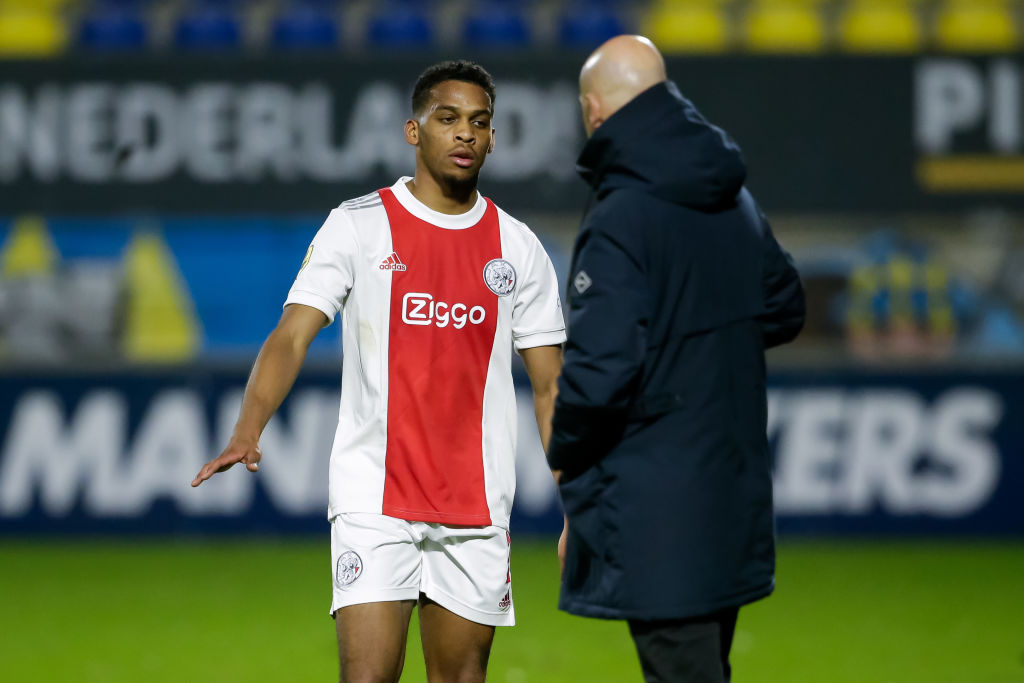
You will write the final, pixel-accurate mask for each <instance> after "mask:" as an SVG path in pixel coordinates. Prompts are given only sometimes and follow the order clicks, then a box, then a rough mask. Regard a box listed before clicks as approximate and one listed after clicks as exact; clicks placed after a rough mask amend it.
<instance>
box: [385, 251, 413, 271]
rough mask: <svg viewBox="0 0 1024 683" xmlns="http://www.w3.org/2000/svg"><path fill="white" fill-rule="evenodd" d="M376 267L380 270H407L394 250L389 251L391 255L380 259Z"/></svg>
mask: <svg viewBox="0 0 1024 683" xmlns="http://www.w3.org/2000/svg"><path fill="white" fill-rule="evenodd" d="M378 268H380V269H381V270H409V268H408V267H407V266H406V265H405V264H404V263H402V259H400V258H398V254H396V253H395V252H391V256H388V257H387V258H386V259H384V260H383V261H381V262H380V265H379V266H378Z"/></svg>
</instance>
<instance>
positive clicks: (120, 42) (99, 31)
mask: <svg viewBox="0 0 1024 683" xmlns="http://www.w3.org/2000/svg"><path fill="white" fill-rule="evenodd" d="M144 5H145V3H143V2H139V1H130V0H120V1H118V0H104V1H103V2H100V3H98V4H97V5H96V6H95V7H94V8H92V11H90V12H89V14H87V15H85V17H84V18H83V19H82V22H81V24H79V26H78V45H79V47H83V48H86V49H90V50H141V49H143V48H145V47H146V45H147V43H149V26H148V25H147V24H146V20H145V17H144V16H143V9H144Z"/></svg>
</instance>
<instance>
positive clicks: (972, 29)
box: [936, 0, 1018, 52]
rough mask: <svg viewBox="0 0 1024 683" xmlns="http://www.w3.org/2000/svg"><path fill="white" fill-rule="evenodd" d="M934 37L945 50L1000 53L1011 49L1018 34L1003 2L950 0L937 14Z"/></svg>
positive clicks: (995, 0)
mask: <svg viewBox="0 0 1024 683" xmlns="http://www.w3.org/2000/svg"><path fill="white" fill-rule="evenodd" d="M936 38H937V40H938V45H939V47H940V48H942V49H945V50H954V51H961V52H995V51H1000V52H1001V51H1006V50H1012V49H1014V48H1015V47H1016V45H1017V40H1018V35H1017V28H1016V26H1015V25H1014V21H1013V14H1012V10H1011V8H1010V7H1008V6H1007V4H1006V3H1005V2H1000V1H999V0H950V1H949V2H947V3H946V4H945V5H944V6H943V7H942V9H941V10H940V11H939V15H938V19H937V22H936Z"/></svg>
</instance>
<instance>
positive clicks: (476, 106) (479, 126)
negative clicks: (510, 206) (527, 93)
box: [406, 81, 494, 184]
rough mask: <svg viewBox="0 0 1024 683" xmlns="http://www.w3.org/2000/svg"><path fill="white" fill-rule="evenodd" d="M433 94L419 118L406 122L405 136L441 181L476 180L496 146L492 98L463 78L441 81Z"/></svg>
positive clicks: (431, 171)
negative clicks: (492, 122) (492, 117)
mask: <svg viewBox="0 0 1024 683" xmlns="http://www.w3.org/2000/svg"><path fill="white" fill-rule="evenodd" d="M430 96H431V97H430V103H429V104H428V105H427V107H426V109H425V110H424V112H423V114H422V115H421V116H420V117H419V119H418V120H412V121H409V122H408V123H407V124H406V139H407V140H408V141H409V143H410V144H413V145H416V147H417V148H418V149H417V156H418V157H419V158H420V160H421V161H422V163H423V164H424V165H425V166H426V167H427V170H428V171H429V172H430V174H431V175H432V176H433V177H435V178H437V179H438V180H439V181H443V182H447V183H454V184H462V183H466V182H473V183H475V182H476V178H477V176H478V175H479V174H480V169H481V168H482V167H483V165H484V159H486V158H487V155H488V154H489V153H490V152H491V149H492V148H493V146H494V131H493V130H492V129H491V98H490V97H488V96H487V92H486V91H485V90H484V89H483V88H481V87H480V86H478V85H475V84H473V83H466V82H463V81H444V82H442V83H439V84H437V85H436V86H434V88H433V89H432V90H431V91H430Z"/></svg>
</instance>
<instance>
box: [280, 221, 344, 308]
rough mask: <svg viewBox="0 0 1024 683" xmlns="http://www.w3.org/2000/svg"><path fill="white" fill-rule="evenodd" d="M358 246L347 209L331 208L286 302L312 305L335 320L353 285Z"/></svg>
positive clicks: (310, 246)
mask: <svg viewBox="0 0 1024 683" xmlns="http://www.w3.org/2000/svg"><path fill="white" fill-rule="evenodd" d="M357 250H358V245H357V243H356V239H355V231H354V229H353V225H352V220H351V219H350V218H349V216H348V213H347V212H345V211H344V210H342V209H335V210H334V211H331V214H330V215H329V216H328V217H327V220H326V221H324V224H323V226H321V227H320V230H318V231H317V233H316V236H315V237H314V238H313V242H312V243H311V244H310V245H309V250H308V251H307V252H306V257H305V258H304V259H303V261H302V266H301V267H300V268H299V274H298V275H296V276H295V283H294V284H293V285H292V288H291V289H290V290H289V291H288V298H287V299H286V300H285V303H284V305H285V306H287V305H288V304H303V305H305V306H310V307H312V308H315V309H317V310H319V311H321V312H322V313H323V314H324V315H326V316H327V319H328V320H329V321H333V320H334V316H335V315H336V314H337V313H338V312H339V311H341V308H342V306H343V305H344V303H345V298H346V297H347V296H348V293H349V290H351V289H352V284H353V281H354V279H355V271H354V265H355V255H356V253H357Z"/></svg>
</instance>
